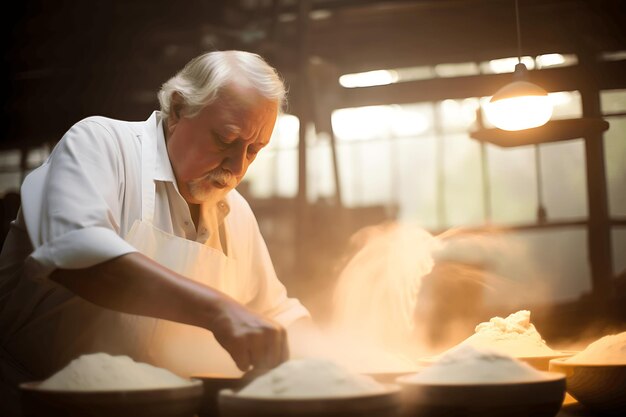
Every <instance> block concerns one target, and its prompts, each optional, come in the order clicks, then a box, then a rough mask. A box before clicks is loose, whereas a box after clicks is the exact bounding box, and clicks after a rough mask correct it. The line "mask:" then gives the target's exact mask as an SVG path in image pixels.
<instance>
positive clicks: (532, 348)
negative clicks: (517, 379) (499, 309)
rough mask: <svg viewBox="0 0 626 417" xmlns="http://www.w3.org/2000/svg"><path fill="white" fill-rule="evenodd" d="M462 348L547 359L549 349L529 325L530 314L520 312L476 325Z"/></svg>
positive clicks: (549, 352)
mask: <svg viewBox="0 0 626 417" xmlns="http://www.w3.org/2000/svg"><path fill="white" fill-rule="evenodd" d="M461 344H463V345H472V346H476V347H484V348H491V349H494V350H497V351H499V352H502V353H506V354H508V355H511V356H515V357H529V356H551V355H556V354H557V352H555V351H554V350H552V349H551V348H550V347H549V346H548V345H547V344H546V342H545V341H544V340H543V339H542V338H541V335H540V334H539V332H538V331H537V329H535V326H534V325H533V324H532V323H531V322H530V311H528V310H521V311H518V312H516V313H513V314H511V315H509V316H508V317H507V318H504V319H503V318H502V317H493V318H492V319H490V320H489V321H488V322H484V323H480V324H479V325H478V326H476V329H475V333H474V334H473V335H472V336H470V337H468V338H467V339H465V340H464V341H463V342H461Z"/></svg>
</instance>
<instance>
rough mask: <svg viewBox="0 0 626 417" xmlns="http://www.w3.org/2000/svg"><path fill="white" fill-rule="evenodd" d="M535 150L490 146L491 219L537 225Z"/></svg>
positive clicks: (488, 150)
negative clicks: (535, 223)
mask: <svg viewBox="0 0 626 417" xmlns="http://www.w3.org/2000/svg"><path fill="white" fill-rule="evenodd" d="M533 152H534V150H533V148H532V147H523V148H512V149H505V148H499V147H496V146H491V145H488V146H487V155H488V159H489V179H490V183H491V201H492V215H493V220H494V222H496V223H529V222H532V223H534V222H535V221H536V218H537V216H536V213H537V190H536V186H535V184H536V182H535V159H534V158H535V156H534V153H533Z"/></svg>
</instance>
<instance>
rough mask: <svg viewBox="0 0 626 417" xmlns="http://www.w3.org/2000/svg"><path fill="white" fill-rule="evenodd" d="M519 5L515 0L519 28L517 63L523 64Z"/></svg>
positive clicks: (516, 21)
mask: <svg viewBox="0 0 626 417" xmlns="http://www.w3.org/2000/svg"><path fill="white" fill-rule="evenodd" d="M519 26H520V25H519V4H518V0H515V27H516V28H517V61H518V62H519V63H520V64H521V63H522V31H521V30H520V27H519Z"/></svg>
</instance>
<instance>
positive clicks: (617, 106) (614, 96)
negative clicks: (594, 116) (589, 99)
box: [600, 90, 626, 113]
mask: <svg viewBox="0 0 626 417" xmlns="http://www.w3.org/2000/svg"><path fill="white" fill-rule="evenodd" d="M600 106H601V107H602V113H619V112H626V90H609V91H601V92H600Z"/></svg>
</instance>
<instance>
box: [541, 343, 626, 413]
mask: <svg viewBox="0 0 626 417" xmlns="http://www.w3.org/2000/svg"><path fill="white" fill-rule="evenodd" d="M550 370H551V371H555V372H562V373H563V374H565V376H566V378H567V392H568V393H569V394H570V395H571V396H572V397H574V398H575V399H576V400H578V401H579V402H580V403H581V404H583V405H584V406H585V407H588V408H591V409H593V410H596V411H599V412H602V413H604V414H615V415H624V414H626V332H622V333H618V334H612V335H606V336H604V337H601V338H600V339H598V340H596V341H594V342H593V343H591V344H589V345H588V346H587V347H586V348H585V349H584V350H582V351H581V352H579V353H577V354H576V355H574V356H571V357H569V358H564V359H553V360H551V361H550Z"/></svg>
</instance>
